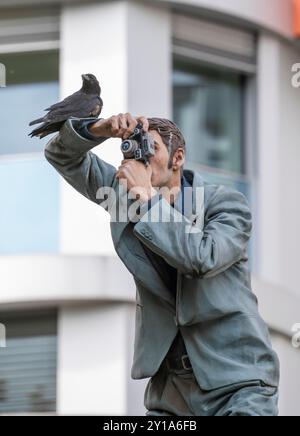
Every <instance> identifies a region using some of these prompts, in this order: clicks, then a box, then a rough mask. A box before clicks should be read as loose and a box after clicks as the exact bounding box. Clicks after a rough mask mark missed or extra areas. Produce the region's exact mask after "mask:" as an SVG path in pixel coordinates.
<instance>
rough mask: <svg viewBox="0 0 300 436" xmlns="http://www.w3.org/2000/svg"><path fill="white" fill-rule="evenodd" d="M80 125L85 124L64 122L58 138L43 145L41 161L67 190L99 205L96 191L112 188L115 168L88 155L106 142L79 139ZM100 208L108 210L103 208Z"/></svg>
mask: <svg viewBox="0 0 300 436" xmlns="http://www.w3.org/2000/svg"><path fill="white" fill-rule="evenodd" d="M83 121H84V122H86V120H85V119H84V120H83V119H79V118H70V119H69V120H67V121H66V122H65V123H64V125H63V126H62V128H61V129H60V132H59V134H58V135H56V136H54V137H53V138H52V139H51V140H50V141H49V142H48V143H47V145H46V147H45V157H46V159H47V160H48V162H49V163H50V164H51V165H52V166H53V167H54V168H55V169H56V170H57V171H58V172H59V174H60V175H61V176H62V177H63V178H64V179H65V180H66V181H67V182H68V183H69V184H70V185H71V186H73V187H74V188H75V189H76V190H77V191H78V192H80V193H81V194H82V195H84V196H85V197H86V198H88V199H89V200H91V201H93V202H95V203H97V204H100V205H101V203H102V202H103V199H98V198H97V190H98V189H99V188H102V187H112V185H113V182H114V180H115V174H116V168H115V167H114V166H112V165H110V164H108V163H107V162H105V161H103V160H102V159H100V158H99V157H98V156H97V155H95V154H94V153H92V152H91V151H90V150H91V149H92V148H93V147H95V146H96V145H99V144H101V143H102V142H104V141H105V140H106V139H108V138H96V137H94V139H87V138H86V137H84V136H82V135H80V134H79V132H80V127H81V124H82V122H83ZM95 121H96V120H95ZM91 138H92V137H91ZM103 207H104V205H103ZM104 208H105V210H108V209H107V207H106V206H105V207H104Z"/></svg>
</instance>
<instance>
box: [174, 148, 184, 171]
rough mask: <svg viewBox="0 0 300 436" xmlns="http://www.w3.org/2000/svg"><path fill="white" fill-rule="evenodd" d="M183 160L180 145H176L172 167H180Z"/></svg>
mask: <svg viewBox="0 0 300 436" xmlns="http://www.w3.org/2000/svg"><path fill="white" fill-rule="evenodd" d="M184 161H185V153H184V149H183V148H182V147H178V149H177V150H176V151H175V153H174V156H173V162H172V167H173V170H174V171H176V170H178V168H180V167H182V166H183V164H184Z"/></svg>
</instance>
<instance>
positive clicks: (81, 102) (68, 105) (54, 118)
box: [29, 74, 103, 138]
mask: <svg viewBox="0 0 300 436" xmlns="http://www.w3.org/2000/svg"><path fill="white" fill-rule="evenodd" d="M82 81H83V83H82V88H81V89H80V90H79V91H76V92H74V94H72V95H70V96H69V97H66V98H65V99H64V100H62V101H60V102H58V103H55V104H53V105H52V106H50V107H48V108H47V109H45V110H46V111H48V113H47V114H46V115H45V116H44V117H42V118H38V119H36V120H33V121H31V122H30V123H29V125H30V126H32V125H34V124H40V123H42V125H41V126H39V127H37V128H35V129H34V130H33V131H32V132H31V133H29V136H31V137H33V136H37V137H39V138H43V137H44V136H47V135H49V134H51V133H54V132H57V131H59V130H60V128H61V127H62V125H63V124H64V123H65V121H66V120H67V119H68V118H70V117H76V118H89V117H95V118H97V117H99V115H100V113H101V110H102V107H103V101H102V99H101V97H100V94H101V88H100V85H99V82H98V80H97V79H96V77H95V76H94V75H93V74H83V75H82Z"/></svg>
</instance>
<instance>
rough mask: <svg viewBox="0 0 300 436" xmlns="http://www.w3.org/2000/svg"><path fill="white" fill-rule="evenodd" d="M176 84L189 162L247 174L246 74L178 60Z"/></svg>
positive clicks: (176, 116)
mask: <svg viewBox="0 0 300 436" xmlns="http://www.w3.org/2000/svg"><path fill="white" fill-rule="evenodd" d="M173 84H174V106H173V108H174V120H175V122H176V123H177V124H178V125H179V126H180V127H181V128H182V130H183V133H184V136H185V139H186V142H187V145H188V146H187V155H186V158H187V161H190V162H194V163H198V164H201V165H205V166H207V167H210V168H212V169H213V168H218V169H222V170H225V171H228V172H233V173H237V174H244V172H245V166H244V150H243V76H242V75H240V74H238V73H230V72H224V71H223V70H220V69H216V68H207V67H199V66H198V67H196V66H190V65H188V64H184V63H182V62H176V63H175V65H174V78H173Z"/></svg>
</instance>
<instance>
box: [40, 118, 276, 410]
mask: <svg viewBox="0 0 300 436" xmlns="http://www.w3.org/2000/svg"><path fill="white" fill-rule="evenodd" d="M81 122H82V120H81V119H76V118H71V119H69V120H68V121H67V122H66V123H65V124H64V126H63V127H62V129H61V130H60V133H59V134H58V135H56V136H55V137H54V138H52V139H51V140H50V141H49V142H48V144H47V146H46V148H45V156H46V159H47V160H48V161H49V162H50V164H51V165H53V166H54V168H55V169H56V170H57V171H58V172H59V174H61V175H62V177H63V178H64V179H65V180H66V181H67V182H68V183H69V184H71V185H72V186H73V187H74V188H75V189H76V190H77V191H78V192H80V193H81V194H83V195H84V196H85V197H87V198H88V199H90V200H91V201H93V202H95V203H97V204H99V205H102V206H103V207H104V208H105V210H107V211H110V209H109V207H108V206H107V205H106V204H105V203H103V201H102V200H100V199H98V198H97V196H96V192H97V190H98V188H100V187H102V186H109V187H112V188H113V189H114V190H115V192H116V193H118V194H120V195H121V200H119V201H118V202H117V205H116V206H117V208H119V207H120V204H121V203H122V198H125V197H124V195H123V194H126V193H123V194H122V189H121V188H122V186H121V185H120V184H119V182H118V180H117V179H116V178H115V174H116V168H115V167H113V166H112V165H110V164H108V163H106V162H104V161H103V160H102V159H100V158H99V157H98V156H96V155H95V154H94V153H92V152H91V151H90V150H91V149H92V148H93V147H95V146H96V145H98V144H100V143H102V142H103V141H104V140H105V139H106V138H100V139H99V138H97V139H95V140H91V139H86V138H84V137H83V136H81V135H80V134H79V133H78V131H77V128H78V126H80V123H81ZM184 175H185V177H186V178H187V180H188V181H189V182H190V184H191V185H192V187H193V203H192V210H191V209H190V210H185V211H184V215H181V213H180V210H181V209H180V205H181V198H180V195H181V194H180V195H179V196H178V197H177V199H176V201H175V204H174V207H172V206H171V205H170V204H169V203H168V202H167V201H166V200H164V199H160V200H159V201H156V204H155V206H153V207H156V208H157V207H159V208H160V209H161V211H162V213H167V214H169V215H170V216H171V218H174V217H176V216H177V217H180V218H182V220H181V222H171V223H169V222H151V220H149V219H148V214H149V213H150V211H149V212H147V211H146V212H145V213H144V214H142V216H141V218H140V219H139V220H138V221H137V222H136V223H135V224H134V225H129V224H130V221H129V220H127V221H126V222H112V221H111V234H112V239H113V243H114V246H115V249H116V252H117V254H118V256H119V257H120V258H121V260H122V261H123V263H124V264H125V266H126V267H127V269H128V270H129V271H130V272H131V274H132V275H133V277H134V280H135V283H136V319H135V322H136V324H135V326H136V327H135V344H134V358H133V365H132V369H131V376H132V378H133V379H142V378H148V377H152V376H154V375H155V374H156V373H157V372H158V370H159V368H160V366H161V364H162V363H163V361H164V357H165V356H166V354H167V352H168V350H169V348H170V345H171V343H172V341H173V340H174V338H175V336H176V334H177V332H178V329H180V331H181V334H182V336H183V339H184V342H185V345H186V349H187V352H188V355H189V358H190V361H191V364H192V367H193V372H194V376H195V381H196V382H197V383H198V385H199V387H200V388H201V389H202V390H204V391H213V390H216V389H221V388H222V389H224V387H226V386H232V385H234V384H240V383H245V382H246V383H247V382H249V381H255V380H260V381H261V383H262V384H265V385H267V386H270V387H275V388H276V387H278V383H279V361H278V357H277V355H276V354H275V352H274V351H273V349H272V346H271V341H270V336H269V332H268V329H267V326H266V324H265V322H264V321H263V320H262V318H261V316H260V314H259V311H258V306H257V299H256V296H255V295H254V293H253V292H252V290H251V276H250V272H249V266H248V255H247V244H248V241H249V238H250V235H251V229H252V220H251V212H250V210H249V206H248V203H247V200H246V198H245V197H244V195H243V194H241V193H239V192H238V191H235V190H232V189H230V188H227V187H225V186H222V185H212V184H209V183H206V182H205V181H204V180H203V179H202V177H201V176H200V175H199V173H197V172H194V171H192V170H184ZM197 187H202V188H203V189H204V223H203V232H198V233H186V226H193V220H194V218H195V216H197V213H196V205H195V197H196V191H195V190H196V188H197ZM194 194H195V195H194ZM122 195H123V197H122ZM129 205H130V202H129ZM150 210H151V209H150ZM143 244H145V245H146V246H147V247H149V248H150V249H151V250H152V251H154V252H155V253H157V254H159V255H160V256H162V257H164V259H165V260H166V261H167V262H168V263H169V264H170V265H172V266H173V267H174V268H176V269H177V289H176V290H169V289H167V288H166V286H165V284H164V282H163V281H162V279H161V278H160V276H159V274H158V273H157V271H156V270H155V269H154V268H153V266H152V265H151V264H150V263H149V261H148V258H147V256H146V254H145V252H144V250H143ZM274 414H275V412H274Z"/></svg>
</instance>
